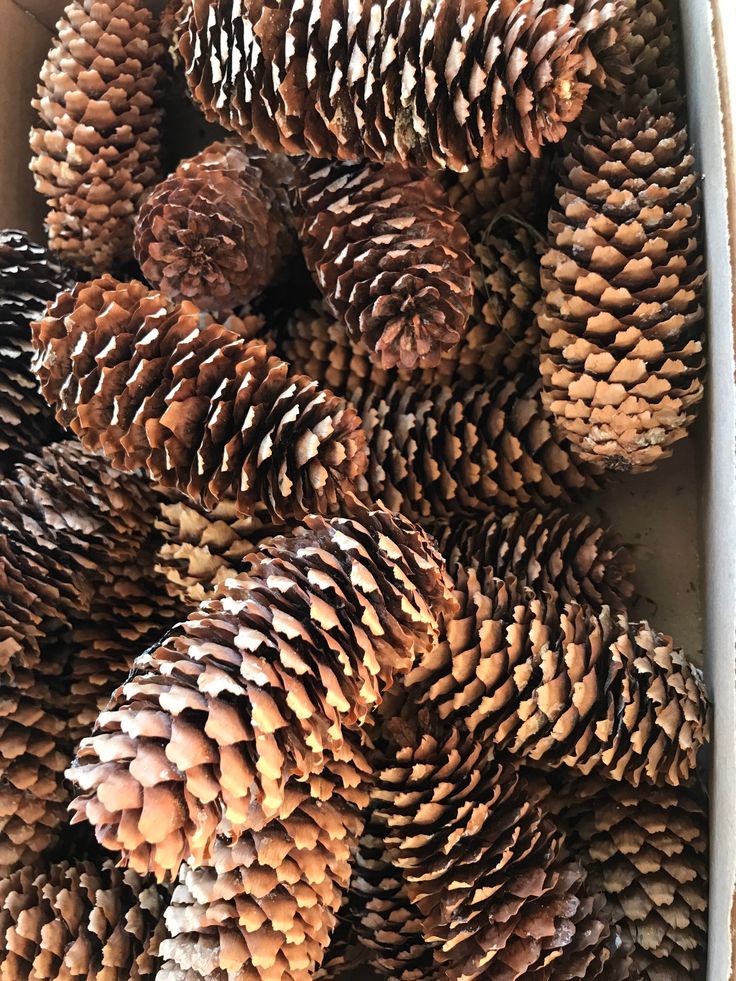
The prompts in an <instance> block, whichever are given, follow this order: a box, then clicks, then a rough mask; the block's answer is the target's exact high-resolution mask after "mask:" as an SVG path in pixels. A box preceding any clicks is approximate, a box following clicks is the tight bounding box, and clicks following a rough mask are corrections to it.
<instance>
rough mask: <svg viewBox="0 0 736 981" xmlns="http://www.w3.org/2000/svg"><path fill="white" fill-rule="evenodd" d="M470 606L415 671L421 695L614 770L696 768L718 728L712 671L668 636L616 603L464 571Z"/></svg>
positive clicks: (514, 741) (562, 757)
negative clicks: (560, 595) (563, 599)
mask: <svg viewBox="0 0 736 981" xmlns="http://www.w3.org/2000/svg"><path fill="white" fill-rule="evenodd" d="M455 579H456V584H457V591H456V599H457V601H458V604H459V611H458V613H457V614H456V615H455V618H454V619H453V620H451V621H449V622H448V623H447V626H446V633H445V637H444V638H443V641H442V643H440V644H439V645H438V646H437V647H436V648H435V649H434V651H432V652H431V654H429V655H426V656H425V657H424V658H423V659H422V660H420V661H419V662H418V663H417V665H416V667H415V668H414V669H413V670H412V671H411V672H410V674H409V675H408V676H407V678H406V681H405V684H406V687H407V689H409V691H410V695H411V696H412V697H413V698H414V700H415V701H417V702H419V703H420V704H427V705H429V706H433V711H435V712H437V713H438V714H439V716H440V717H441V718H443V719H447V720H449V721H450V722H453V723H456V724H461V725H463V726H464V727H467V729H468V730H469V731H470V732H472V733H473V734H474V735H475V736H476V738H479V739H481V740H483V741H484V742H485V743H488V744H491V743H492V744H494V745H495V746H496V747H498V748H499V749H503V750H508V751H509V752H511V753H513V754H516V755H517V756H523V757H525V758H527V759H529V760H532V761H536V762H537V763H540V764H543V765H544V766H546V767H557V766H560V765H566V766H574V767H577V768H578V769H579V770H581V771H582V772H583V773H590V772H593V771H596V770H598V771H601V772H604V773H605V774H606V775H607V776H609V777H611V778H612V779H614V780H628V781H630V782H631V783H633V784H635V785H637V786H638V785H639V783H640V782H641V781H648V782H651V783H659V784H662V783H669V784H672V785H674V786H677V785H678V784H681V783H684V782H686V781H687V780H688V778H689V777H690V775H691V773H692V771H693V769H694V767H695V764H696V758H697V753H698V750H699V749H700V747H701V746H702V745H703V744H704V743H705V742H706V741H707V739H708V735H709V718H708V715H709V711H708V699H707V694H706V690H705V685H704V683H703V679H702V673H701V672H700V671H699V670H698V669H697V668H695V667H693V666H692V665H691V664H689V662H688V661H687V659H686V658H685V656H684V654H683V653H682V651H679V650H677V649H675V648H674V646H673V644H672V641H671V639H670V638H669V637H666V636H664V635H662V634H659V633H657V632H656V631H655V630H653V629H652V628H651V627H650V626H649V625H648V624H647V623H632V622H629V620H628V618H627V617H626V615H625V614H623V613H621V614H618V615H616V616H614V615H612V613H611V611H610V610H609V609H608V607H603V608H602V609H601V610H600V611H599V612H594V611H593V610H591V609H590V608H588V607H586V606H580V605H578V604H577V603H568V604H566V605H565V607H564V609H563V610H560V608H559V606H558V604H557V602H556V600H555V599H554V598H552V597H550V596H548V595H544V594H541V595H539V596H535V595H534V593H532V591H531V590H529V589H522V588H520V587H519V586H518V585H517V584H516V582H515V581H514V580H513V578H509V579H507V580H506V581H505V582H504V581H501V580H498V579H494V578H493V575H492V572H491V570H487V569H483V568H479V570H478V571H477V572H476V570H474V569H472V568H470V569H468V570H467V572H466V573H465V574H464V575H463V574H462V570H460V569H458V571H457V573H456V577H455Z"/></svg>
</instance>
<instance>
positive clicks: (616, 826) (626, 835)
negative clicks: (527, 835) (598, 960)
mask: <svg viewBox="0 0 736 981" xmlns="http://www.w3.org/2000/svg"><path fill="white" fill-rule="evenodd" d="M552 803H553V806H554V807H555V808H556V810H558V811H559V820H560V822H561V825H562V827H563V828H564V829H565V831H566V832H567V834H568V840H569V843H570V846H571V848H573V850H574V851H575V853H576V854H577V855H578V856H579V858H580V860H581V862H582V863H583V865H584V866H585V867H586V868H587V869H588V872H589V877H590V879H591V881H593V882H594V883H595V884H596V886H597V888H599V889H600V890H601V891H602V892H603V893H604V894H605V896H606V906H607V909H608V911H609V915H610V916H611V917H612V919H613V920H614V922H615V923H617V924H618V926H619V928H620V929H621V932H622V935H623V938H624V942H625V943H626V944H627V945H628V946H629V947H630V950H631V958H632V965H633V968H632V977H636V978H639V979H641V981H665V979H667V981H691V979H692V981H695V979H699V978H702V977H703V976H704V969H705V960H706V929H707V902H708V857H707V834H708V814H707V807H706V804H705V801H704V797H703V795H702V794H701V793H700V792H699V791H698V790H697V789H688V788H680V789H679V790H678V791H677V792H676V793H675V792H674V791H673V790H670V789H667V788H665V789H654V788H647V790H646V792H645V793H644V794H642V793H641V792H637V791H636V790H632V789H631V788H630V787H627V786H626V785H625V784H613V783H609V782H603V781H600V780H589V779H586V780H579V779H577V780H575V779H573V780H569V781H568V782H567V783H565V784H563V785H562V786H561V787H560V788H559V789H558V791H557V792H556V794H555V796H554V798H553V799H552Z"/></svg>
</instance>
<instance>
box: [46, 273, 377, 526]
mask: <svg viewBox="0 0 736 981" xmlns="http://www.w3.org/2000/svg"><path fill="white" fill-rule="evenodd" d="M249 319H250V320H254V319H256V322H257V318H249ZM238 323H239V324H241V326H242V322H238ZM246 326H247V324H246ZM33 329H34V345H35V348H36V351H37V356H36V362H35V369H36V372H37V374H38V376H39V379H40V382H41V389H42V391H43V394H44V396H45V397H46V399H47V401H48V402H49V403H50V404H54V405H55V406H56V418H57V419H58V421H59V422H60V423H62V425H65V426H67V427H69V428H71V429H72V430H73V431H74V432H75V433H76V434H77V435H78V436H79V438H80V439H81V441H82V443H83V444H84V445H85V446H86V447H88V448H90V449H98V448H101V449H102V450H103V452H104V453H105V455H106V457H107V458H108V459H109V460H110V461H111V462H112V463H113V465H114V466H115V467H117V468H118V469H120V470H136V469H138V468H142V469H145V470H146V471H147V473H148V475H149V476H150V477H152V478H153V479H154V480H156V481H159V482H160V483H162V484H163V485H164V486H166V487H177V488H178V489H179V490H182V491H184V492H185V493H187V494H189V495H190V496H191V497H193V498H194V499H195V500H198V501H199V502H200V503H201V504H202V505H203V506H205V507H207V508H212V507H214V506H215V504H217V502H218V501H220V500H222V499H223V498H224V497H227V496H230V494H231V493H235V494H237V507H238V511H239V512H240V513H242V514H252V513H253V511H254V509H255V507H256V506H257V505H260V504H263V505H264V506H265V507H267V508H268V510H269V511H270V512H271V514H272V515H274V516H275V517H276V518H278V519H283V518H288V517H292V516H302V515H303V514H305V513H306V512H307V511H308V510H309V509H310V508H312V509H313V510H315V511H326V510H328V509H330V508H332V507H334V505H335V504H336V503H337V501H338V500H340V499H341V498H342V496H343V495H344V493H345V492H346V491H349V490H351V489H352V486H353V483H354V481H355V480H356V479H357V478H358V477H359V475H360V474H361V473H362V472H363V471H364V469H365V467H366V462H367V461H366V454H365V437H364V435H363V434H362V433H361V432H360V429H359V426H360V420H359V419H358V417H357V415H356V413H355V411H354V410H353V409H352V408H349V407H348V406H346V405H345V403H344V402H343V401H342V400H340V399H338V398H336V397H335V396H333V395H332V393H331V392H327V391H320V390H319V389H318V387H317V385H316V383H314V382H312V381H310V380H309V379H308V378H304V377H302V376H299V375H290V374H289V368H288V365H287V364H286V363H285V362H283V361H281V360H280V359H279V358H276V357H270V356H269V354H268V346H267V344H266V343H264V342H263V341H258V340H251V341H250V342H248V341H247V340H246V339H244V338H243V336H241V333H240V332H238V331H234V330H230V329H228V327H227V326H225V325H221V324H218V323H215V322H213V321H212V318H211V317H210V316H209V315H207V314H203V313H202V312H201V311H200V310H199V309H198V308H197V307H196V306H195V305H194V304H192V303H189V302H188V301H185V302H183V303H181V304H175V303H173V302H172V301H170V300H167V299H166V298H165V297H164V296H162V294H160V293H156V292H152V291H150V290H148V289H147V287H145V286H144V285H143V284H142V283H140V282H137V281H132V282H130V283H125V284H123V283H120V282H118V281H117V280H115V279H113V278H112V277H111V276H104V277H102V278H101V279H98V280H94V281H93V282H91V283H88V284H85V285H83V286H77V287H76V288H75V289H74V290H73V291H72V292H71V293H61V294H60V295H59V297H58V298H57V300H56V302H55V303H54V304H53V305H52V306H51V307H50V308H49V311H48V313H47V315H46V317H45V318H44V319H43V320H41V321H39V322H37V323H35V324H34V325H33ZM103 379H104V381H102V380H103Z"/></svg>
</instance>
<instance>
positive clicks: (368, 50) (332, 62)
mask: <svg viewBox="0 0 736 981" xmlns="http://www.w3.org/2000/svg"><path fill="white" fill-rule="evenodd" d="M622 11H623V4H622V3H618V2H614V3H609V2H604V0H575V2H574V3H572V4H565V5H560V4H559V3H557V2H556V0H554V2H553V0H541V2H538V3H534V4H532V3H530V2H524V3H503V4H499V3H493V4H489V3H483V4H481V5H477V4H471V5H469V6H467V7H460V8H458V7H457V6H452V7H449V6H445V5H442V4H436V3H432V4H421V3H420V2H419V0H410V2H409V3H406V4H402V3H386V4H381V5H375V4H372V3H370V2H369V0H361V2H360V3H357V4H349V3H345V2H343V3H337V4H333V5H332V6H331V7H329V9H327V8H321V7H320V6H319V5H318V4H316V3H307V4H300V3H296V2H295V0H285V2H282V3H280V4H279V5H278V7H277V8H268V9H264V8H262V5H260V4H257V3H253V2H246V3H245V4H241V3H235V2H233V0H209V2H200V3H195V4H194V6H193V10H192V15H191V17H190V20H189V29H188V31H187V32H185V33H184V35H183V37H182V39H181V43H180V50H181V53H182V55H183V58H184V62H185V65H186V70H187V78H188V82H189V86H190V89H191V91H192V93H193V95H194V97H195V98H196V99H197V101H199V102H200V103H201V105H202V107H203V109H204V112H205V115H206V116H207V118H208V119H209V120H210V121H213V122H219V123H221V124H222V125H223V126H225V127H226V128H228V129H231V130H234V131H235V132H237V133H238V134H239V135H240V136H241V137H242V138H243V139H245V140H246V141H248V142H250V143H258V144H259V145H260V146H262V147H264V148H265V149H268V150H284V151H285V152H286V153H289V154H292V155H295V154H299V153H308V154H310V155H311V156H315V157H324V158H326V159H327V158H338V159H341V160H357V159H361V158H366V159H369V160H375V161H379V162H384V161H391V160H398V161H403V162H404V163H410V164H417V165H419V166H422V167H424V168H425V169H427V168H432V169H445V168H450V169H452V170H464V169H465V167H466V166H467V165H468V164H470V163H472V162H473V161H475V160H478V161H479V162H480V163H481V164H482V165H483V166H490V165H491V164H492V163H493V162H494V161H495V160H496V159H497V158H500V157H508V156H510V155H511V154H513V153H514V152H516V151H517V150H529V151H531V152H532V153H534V154H535V155H536V154H538V153H539V150H540V147H541V146H542V145H543V144H545V143H549V142H556V141H558V140H559V139H561V138H562V136H563V135H564V133H565V131H566V128H567V124H568V123H570V122H571V121H572V120H574V119H575V118H576V117H577V116H578V115H579V113H580V111H581V109H582V106H583V103H584V101H585V99H586V96H587V94H588V90H589V88H590V85H591V83H595V84H597V85H600V86H603V85H608V86H609V87H612V88H616V79H614V78H610V77H609V76H608V72H607V65H608V63H609V62H610V61H611V60H613V59H612V54H611V53H612V52H615V51H617V50H618V48H619V47H620V45H619V44H618V43H617V42H618V37H617V31H618V22H619V20H620V17H621V14H622Z"/></svg>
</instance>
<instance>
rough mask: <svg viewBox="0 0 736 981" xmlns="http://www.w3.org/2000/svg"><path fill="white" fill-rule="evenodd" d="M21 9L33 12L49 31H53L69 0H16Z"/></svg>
mask: <svg viewBox="0 0 736 981" xmlns="http://www.w3.org/2000/svg"><path fill="white" fill-rule="evenodd" d="M14 2H15V5H16V6H17V7H20V8H21V10H25V11H27V12H28V13H29V14H32V15H33V16H34V17H35V18H36V20H37V21H38V22H39V23H40V24H42V25H43V26H44V27H45V28H46V29H47V30H48V31H52V30H53V29H54V26H55V24H56V22H57V20H58V19H59V17H60V16H61V12H62V10H63V9H64V7H65V5H66V3H67V2H68V0H14Z"/></svg>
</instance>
